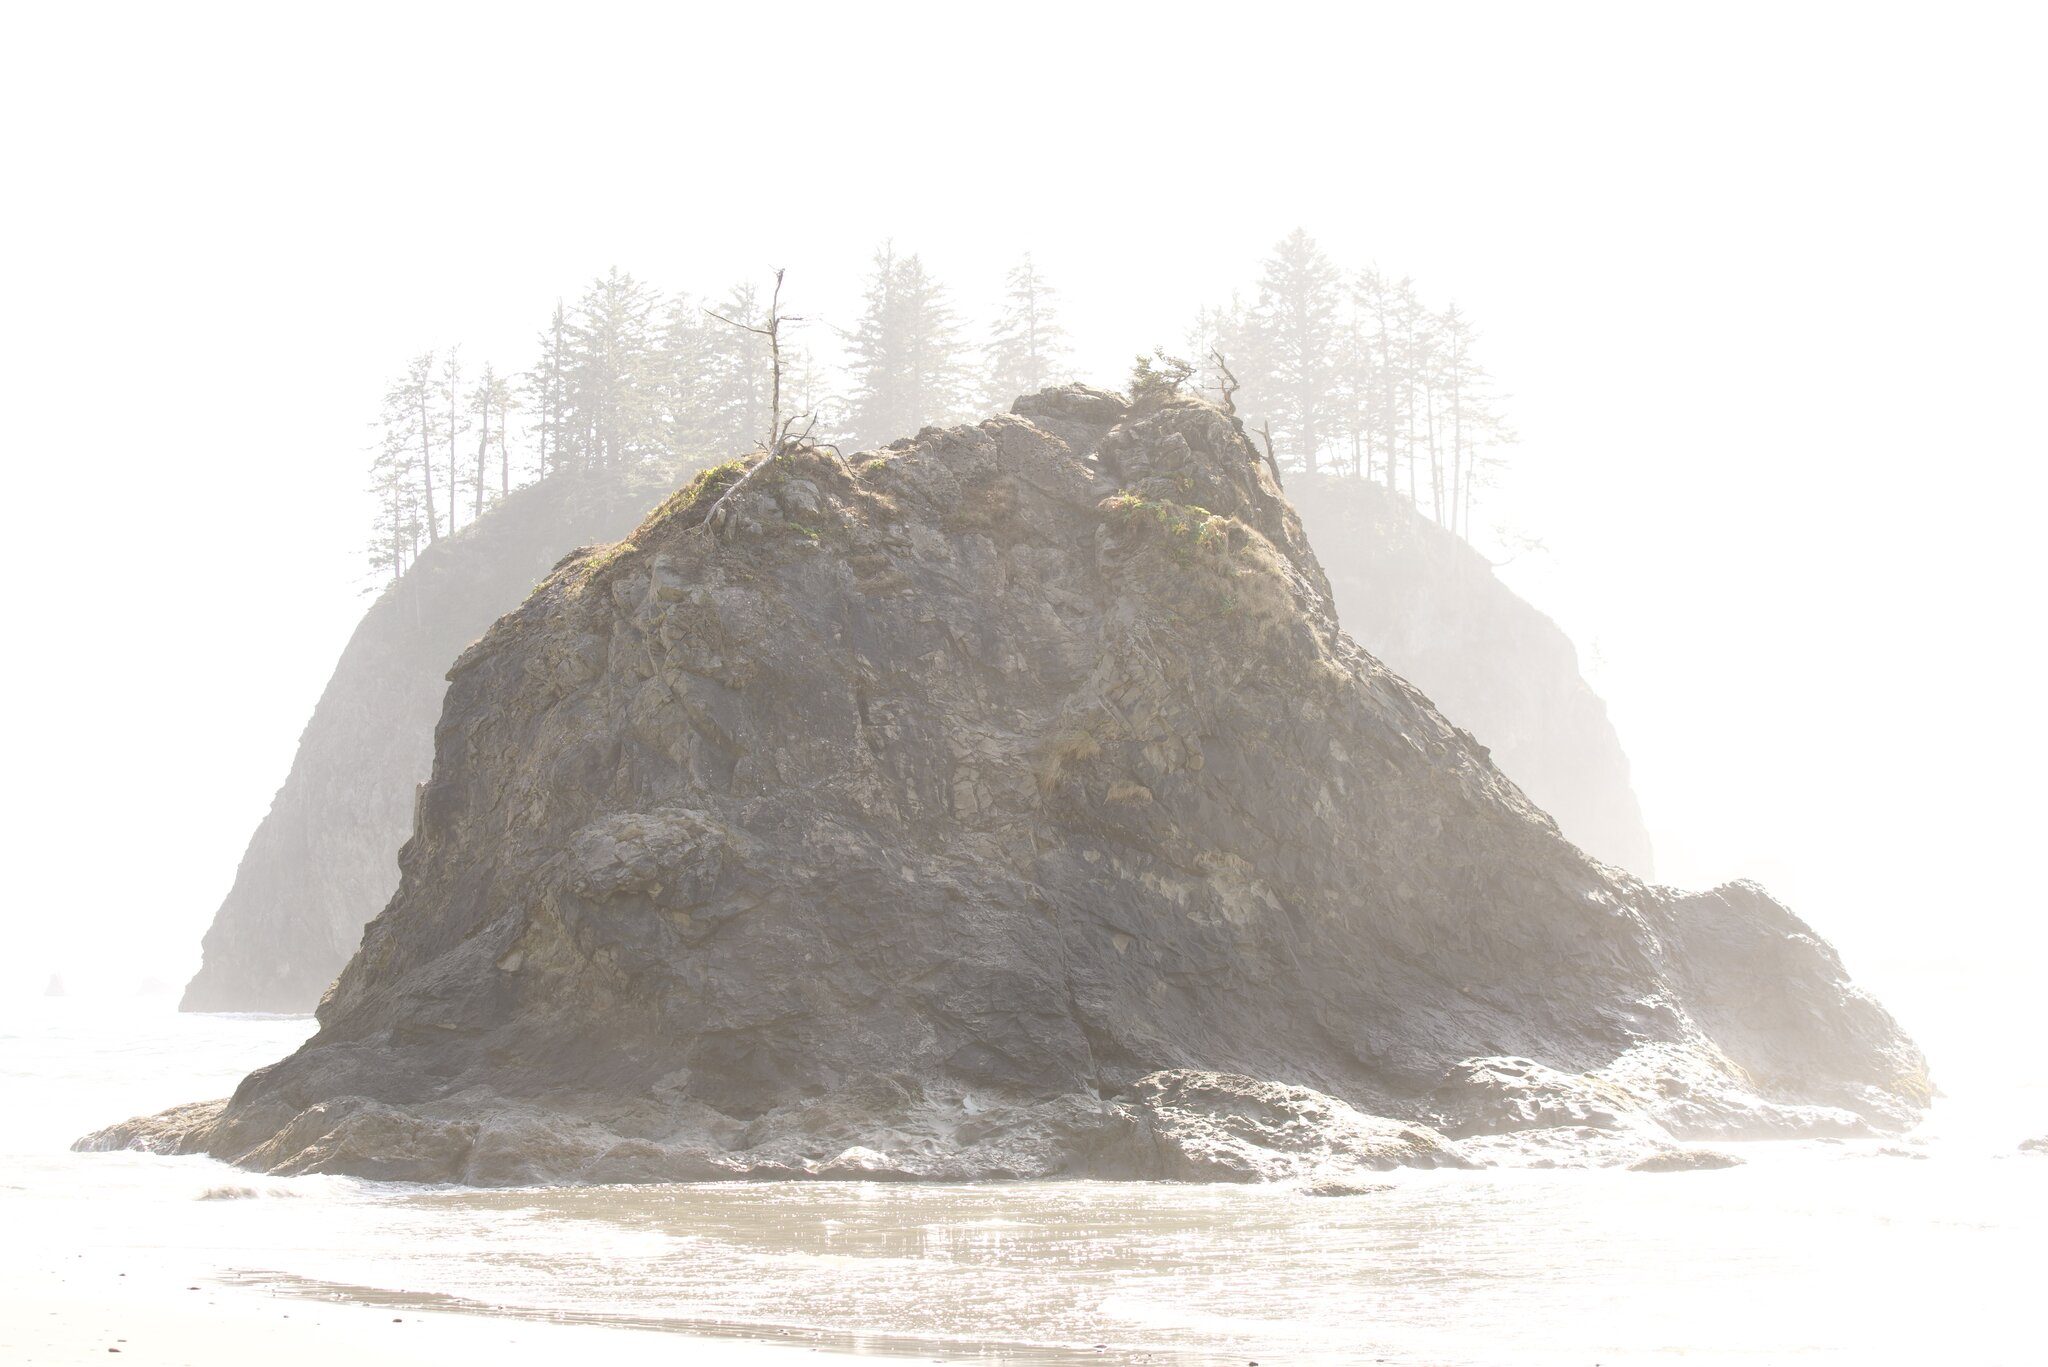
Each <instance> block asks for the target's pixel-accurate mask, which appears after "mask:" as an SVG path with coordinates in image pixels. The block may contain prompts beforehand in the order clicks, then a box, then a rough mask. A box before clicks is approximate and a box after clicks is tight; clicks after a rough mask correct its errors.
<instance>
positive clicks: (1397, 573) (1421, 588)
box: [1287, 475, 1652, 878]
mask: <svg viewBox="0 0 2048 1367" xmlns="http://www.w3.org/2000/svg"><path fill="white" fill-rule="evenodd" d="M1287 496H1288V498H1289V499H1290V500H1292V501H1293V503H1294V507H1295V511H1297V512H1298V513H1300V515H1301V525H1302V527H1303V529H1304V530H1305V531H1307V533H1308V539H1309V543H1310V544H1311V545H1313V546H1314V547H1315V549H1316V557H1317V559H1319V560H1320V561H1321V562H1322V565H1323V569H1324V571H1325V572H1326V573H1327V574H1328V575H1329V576H1330V594H1331V596H1332V598H1334V599H1335V601H1336V605H1337V618H1338V620H1339V622H1340V623H1341V624H1342V625H1343V627H1344V630H1345V631H1347V632H1349V633H1350V634H1351V637H1352V639H1353V640H1355V641H1357V642H1358V643H1359V644H1360V645H1362V646H1364V647H1365V648H1366V649H1367V650H1369V651H1371V652H1372V653H1373V654H1374V655H1376V656H1378V657H1379V658H1380V659H1381V660H1384V661H1385V662H1386V663H1387V664H1388V665H1389V666H1391V667H1392V668H1393V669H1394V670H1395V671H1397V672H1398V673H1399V674H1400V675H1401V676H1402V677H1403V678H1405V679H1407V680H1408V681H1409V682H1410V683H1413V684H1414V685H1415V686H1416V687H1418V688H1420V689H1421V690H1422V691H1423V692H1425V693H1427V694H1428V695H1429V698H1430V701H1431V702H1433V703H1435V704H1436V705H1437V707H1438V708H1439V709H1440V710H1441V711H1442V712H1443V714H1444V715H1445V716H1446V717H1448V718H1450V719H1451V720H1452V721H1453V722H1456V723H1457V724H1458V725H1459V726H1462V727H1463V728H1465V730H1467V731H1470V732H1471V733H1472V734H1473V736H1474V737H1476V738H1477V739H1478V740H1479V742H1480V743H1481V744H1482V745H1485V746H1487V747H1488V748H1489V749H1490V750H1491V751H1492V754H1493V760H1494V762H1495V763H1496V764H1498V765H1500V767H1501V769H1502V771H1503V772H1505V773H1506V774H1507V776H1508V777H1509V778H1511V779H1513V780H1514V781H1515V783H1516V784H1517V785H1518V786H1519V787H1520V788H1521V789H1522V791H1523V792H1525V793H1527V794H1528V795H1529V797H1530V799H1531V800H1532V801H1533V802H1535V804H1536V805H1537V806H1538V807H1541V808H1542V809H1543V810H1544V811H1546V812H1548V813H1550V815H1551V816H1553V817H1555V818H1556V819H1557V824H1558V827H1559V829H1561V830H1562V831H1563V832H1564V833H1565V835H1566V836H1567V837H1568V838H1569V839H1571V840H1572V841H1573V842H1575V843H1576V844H1577V845H1578V846H1579V848H1581V849H1583V850H1585V851H1586V852H1587V853H1588V854H1591V855H1593V856H1594V857H1595V858H1598V859H1604V860H1606V861H1607V862H1608V863H1610V864H1618V865H1620V866H1621V867H1622V868H1625V869H1627V870H1628V871H1629V872H1631V873H1633V874H1636V875H1637V876H1638V877H1642V878H1648V877H1649V876H1650V874H1651V872H1652V869H1651V863H1652V852H1651V848H1650V833H1649V830H1648V828H1647V827H1646V826H1645V825H1644V824H1643V814H1642V809H1641V807H1640V806H1639V805H1638V804H1637V801H1636V794H1635V789H1634V787H1633V786H1632V785H1631V783H1630V780H1629V764H1628V756H1627V755H1626V754H1625V753H1623V751H1622V747H1621V740H1620V738H1619V737H1618V736H1617V735H1616V734H1615V730H1614V726H1613V723H1612V722H1610V721H1609V720H1608V718H1607V705H1606V704H1605V703H1604V702H1602V701H1601V700H1600V696H1599V695H1598V694H1597V693H1595V692H1594V691H1593V689H1592V686H1591V685H1590V684H1588V683H1587V682H1586V679H1585V676H1584V675H1583V674H1582V673H1581V672H1580V669H1579V657H1578V651H1577V649H1576V648H1575V647H1574V646H1573V645H1572V642H1571V638H1570V637H1568V636H1566V635H1565V634H1564V631H1563V630H1562V629H1561V628H1559V627H1558V625H1557V624H1556V623H1555V622H1553V621H1551V620H1550V618H1548V617H1546V616H1545V615H1544V614H1543V613H1542V612H1541V611H1540V610H1539V609H1537V608H1536V607H1535V606H1533V605H1532V604H1530V603H1529V602H1528V601H1527V600H1525V599H1523V598H1522V597H1521V596H1520V595H1519V594H1517V593H1516V592H1515V591H1514V590H1513V589H1511V588H1509V587H1508V586H1507V585H1506V584H1504V583H1502V582H1501V580H1500V577H1499V576H1498V575H1496V574H1495V573H1494V570H1493V566H1492V565H1491V564H1489V563H1488V562H1487V560H1486V558H1485V557H1484V556H1482V555H1481V554H1480V553H1479V552H1478V551H1476V550H1474V549H1473V548H1472V547H1471V546H1470V545H1468V544H1467V543H1466V542H1465V540H1464V539H1463V538H1462V537H1459V536H1456V535H1454V534H1453V533H1451V532H1450V531H1448V530H1447V529H1445V528H1443V527H1440V526H1438V525H1437V524H1436V523H1435V522H1432V521H1431V520H1430V519H1429V518H1427V517H1425V516H1423V515H1422V514H1421V513H1420V512H1419V511H1417V509H1416V508H1415V505H1414V504H1413V503H1412V502H1410V501H1409V499H1408V498H1407V496H1406V495H1405V494H1401V493H1398V492H1390V491H1388V490H1386V489H1384V488H1381V487H1380V486H1379V485H1377V484H1372V483H1370V482H1368V481H1365V480H1359V479H1340V478H1336V477H1333V476H1328V475H1322V476H1317V475H1293V476H1290V477H1289V478H1288V481H1287Z"/></svg>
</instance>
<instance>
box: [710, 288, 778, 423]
mask: <svg viewBox="0 0 2048 1367" xmlns="http://www.w3.org/2000/svg"><path fill="white" fill-rule="evenodd" d="M709 312H710V314H711V315H712V325H711V326H710V327H708V328H706V329H705V330H704V346H703V371H702V399H701V403H700V405H699V409H700V414H701V417H700V425H701V430H702V432H703V438H702V441H703V445H702V447H701V449H702V450H703V451H706V452H708V453H711V454H713V455H716V456H717V457H719V458H720V459H721V460H722V459H725V458H726V457H728V456H733V455H736V454H738V453H740V452H742V451H748V450H751V449H753V448H754V447H756V446H758V445H760V444H761V439H762V433H764V432H766V431H767V430H768V426H769V416H768V410H769V407H770V403H771V399H770V395H769V386H770V379H771V375H770V371H771V367H770V365H769V357H768V338H767V337H766V336H764V335H763V334H762V333H760V332H756V331H751V330H750V329H751V328H753V327H754V326H755V324H756V323H757V322H758V321H759V317H760V314H761V292H760V290H759V289H757V288H756V287H755V286H754V285H752V284H743V285H735V286H734V287H733V288H732V289H730V290H729V291H727V292H726V296H725V299H724V300H723V301H722V302H720V303H719V305H718V306H717V307H716V308H715V309H711V310H710V311H709ZM728 320H729V321H728ZM733 324H737V326H733Z"/></svg>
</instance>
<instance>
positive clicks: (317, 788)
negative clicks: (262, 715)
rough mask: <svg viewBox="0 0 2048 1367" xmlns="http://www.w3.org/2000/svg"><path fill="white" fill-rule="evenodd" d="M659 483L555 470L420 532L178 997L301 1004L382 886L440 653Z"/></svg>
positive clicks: (618, 522) (344, 664) (213, 1006)
mask: <svg viewBox="0 0 2048 1367" xmlns="http://www.w3.org/2000/svg"><path fill="white" fill-rule="evenodd" d="M659 497H661V491H660V489H659V488H658V487H657V486H656V485H654V484H653V483H652V482H651V477H648V476H635V477H625V476H615V475H573V474H570V475H558V476H556V477H554V478H551V479H548V480H545V481H543V482H542V483H540V484H537V485H534V486H532V487H530V488H526V489H521V490H518V491H517V492H515V493H513V494H512V495H510V496H509V497H507V498H506V499H504V500H503V501H502V502H500V503H499V504H498V505H497V506H496V507H495V508H493V509H492V510H491V511H490V512H489V513H487V514H485V515H484V516H483V517H482V518H481V519H479V520H478V521H477V522H476V523H475V524H474V525H472V526H470V527H467V528H465V529H464V530H463V531H462V532H461V533H460V534H459V535H456V536H453V537H450V538H448V539H446V540H444V541H442V542H440V543H439V544H437V545H434V546H431V547H429V548H428V549H427V551H426V553H425V554H423V555H422V556H420V558H419V561H418V562H417V563H416V564H414V565H413V567H412V568H411V569H410V570H408V571H407V572H406V574H405V575H404V577H403V578H401V579H400V580H399V581H398V582H397V583H395V584H392V585H391V586H390V587H389V588H387V589H386V590H384V592H383V593H382V594H380V595H379V596H378V598H377V600H376V602H375V603H373V604H372V605H371V607H370V610H369V611H368V612H367V613H365V614H364V615H363V620H362V622H361V623H360V624H359V625H358V626H357V627H356V630H355V634H354V635H353V636H352V637H350V638H349V643H348V648H347V649H346V650H345V651H343V652H342V656H341V660H340V662H339V663H338V664H337V665H336V666H335V670H334V677H333V678H331V679H330V680H328V683H327V688H326V691H325V692H323V693H322V694H321V695H320V702H319V705H318V706H317V707H315V708H314V711H313V718H312V720H311V721H309V722H308V723H307V724H306V730H305V732H304V734H302V735H301V736H300V737H299V749H298V754H297V755H296V756H294V757H293V759H292V767H291V773H290V774H289V775H288V776H287V777H286V779H285V781H284V786H283V787H281V788H279V789H278V791H277V796H276V798H274V799H273V800H272V802H271V805H270V812H269V814H268V815H266V816H265V817H264V818H263V822H262V824H261V825H259V826H258V827H257V828H256V832H255V834H254V835H253V836H251V837H250V839H249V848H248V850H247V852H246V853H244V854H243V856H242V864H241V867H240V868H239V869H238V870H236V873H235V881H234V884H233V886H232V887H231V888H230V889H229V890H228V895H227V900H226V901H224V902H222V903H221V906H220V910H219V911H218V912H216V913H215V915H214V919H213V925H212V927H211V928H210V929H209V930H208V931H207V933H206V940H205V958H204V961H203V963H202V965H201V967H200V969H199V973H198V975H197V976H195V977H194V978H193V979H192V982H191V984H190V985H189V986H188V987H187V988H186V989H185V997H184V1001H183V1003H182V1006H183V1009H185V1010H187V1011H310V1010H312V1009H313V1005H314V1003H316V1002H318V1001H319V1000H320V994H321V993H322V992H324V991H326V990H327V985H328V984H329V983H331V982H333V981H334V975H335V974H337V973H339V972H340V971H341V966H342V965H343V964H345V963H347V962H348V959H349V956H350V955H351V954H353V953H355V951H356V946H357V945H358V944H360V943H361V942H362V937H363V925H364V923H365V922H367V921H368V920H369V919H370V918H371V917H372V916H375V915H376V914H377V913H378V912H379V911H382V910H383V909H384V904H385V903H387V902H389V901H390V900H391V894H392V893H393V892H395V891H396V890H397V888H398V847H399V846H400V845H401V844H403V843H404V842H405V837H406V833H407V832H408V831H410V830H411V829H412V807H413V794H414V791H415V790H416V789H417V788H418V786H419V785H420V784H421V783H422V782H424V781H425V779H426V777H427V773H428V771H429V769H430V768H431V767H432V764H433V757H434V719H435V718H437V717H439V716H440V715H441V699H442V696H443V695H444V694H445V693H446V692H447V689H448V680H447V675H448V663H449V661H451V660H453V659H454V658H455V657H456V655H458V654H459V653H461V651H462V649H463V647H465V646H467V645H468V644H469V643H470V642H471V641H474V640H475V639H476V638H477V637H478V636H480V635H481V634H483V631H484V628H486V627H488V626H489V625H490V624H491V623H492V622H493V621H494V620H496V619H497V617H498V616H499V615H501V614H502V613H505V612H508V611H510V610H511V609H512V608H514V607H516V606H518V605H519V603H520V602H521V601H522V600H523V599H524V598H525V597H526V595H527V594H529V593H531V592H532V591H533V586H534V584H535V583H536V582H537V581H538V580H540V579H541V578H542V577H543V576H544V575H546V574H547V572H548V570H549V568H550V567H552V566H553V565H554V564H555V562H556V561H558V560H560V559H561V558H562V554H563V553H564V552H565V551H567V550H569V549H570V548H571V547H574V546H579V545H587V544H589V543H591V542H595V541H609V540H611V539H612V538H614V537H616V536H618V535H619V533H621V532H623V531H625V530H626V529H628V528H630V527H631V526H632V525H633V524H634V522H636V521H637V520H638V519H639V517H640V515H641V514H642V513H644V512H645V511H646V510H647V505H648V504H649V503H651V502H653V501H654V500H655V499H657V498H659Z"/></svg>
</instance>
